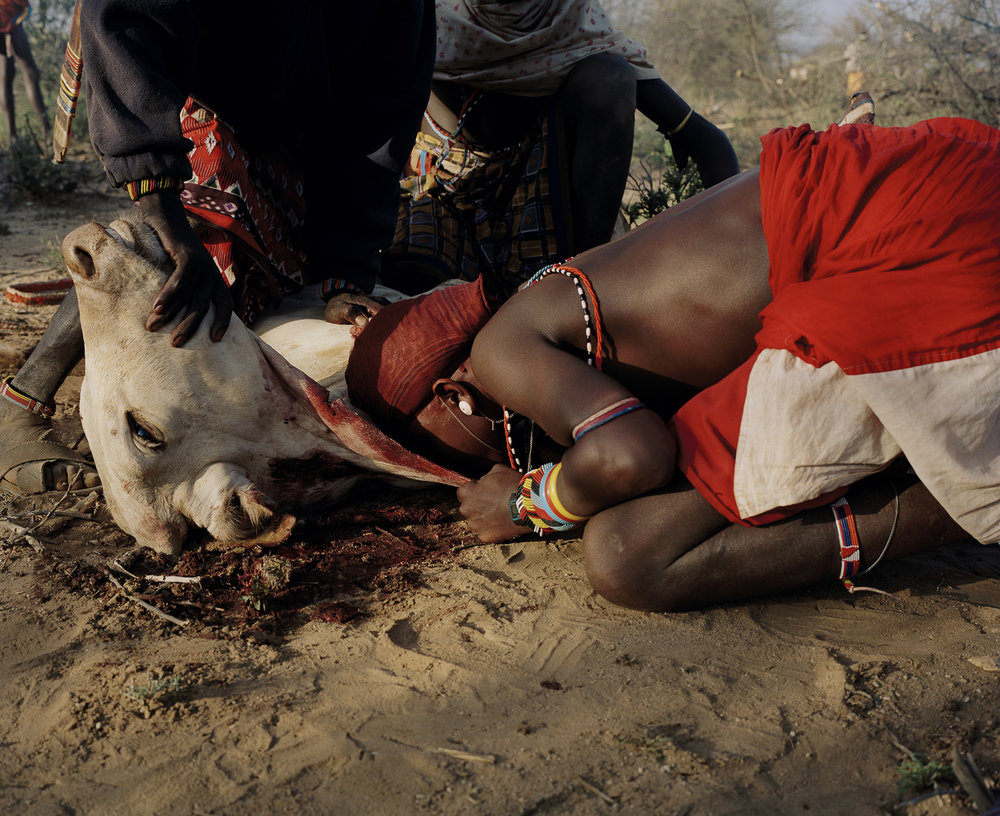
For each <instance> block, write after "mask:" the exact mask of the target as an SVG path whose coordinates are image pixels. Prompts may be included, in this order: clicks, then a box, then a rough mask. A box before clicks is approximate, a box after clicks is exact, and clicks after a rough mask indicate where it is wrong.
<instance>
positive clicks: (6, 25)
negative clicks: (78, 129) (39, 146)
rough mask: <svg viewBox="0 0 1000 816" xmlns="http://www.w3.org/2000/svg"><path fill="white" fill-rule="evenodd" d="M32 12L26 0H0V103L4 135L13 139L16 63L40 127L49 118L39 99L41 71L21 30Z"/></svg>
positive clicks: (45, 126)
mask: <svg viewBox="0 0 1000 816" xmlns="http://www.w3.org/2000/svg"><path fill="white" fill-rule="evenodd" d="M30 13H31V4H30V3H28V2H27V0H0V43H2V44H3V54H2V55H0V106H2V107H3V110H4V114H5V115H6V117H7V135H8V136H9V138H10V140H11V141H12V142H13V141H14V139H15V138H17V119H16V116H15V111H14V73H15V70H14V68H15V64H16V65H19V66H20V67H21V72H22V73H23V74H24V89H25V92H26V93H27V95H28V104H29V105H31V109H32V110H33V111H34V112H35V113H37V114H38V116H39V118H40V119H41V120H42V127H43V129H44V130H45V132H46V133H48V131H49V119H48V116H47V115H46V113H45V102H44V100H43V99H42V89H41V86H40V85H39V78H40V72H39V70H38V66H37V65H35V58H34V57H33V56H32V54H31V43H29V42H28V35H27V34H26V33H25V31H24V26H23V25H22V23H23V22H24V20H25V19H26V18H27V17H28V15H29V14H30Z"/></svg>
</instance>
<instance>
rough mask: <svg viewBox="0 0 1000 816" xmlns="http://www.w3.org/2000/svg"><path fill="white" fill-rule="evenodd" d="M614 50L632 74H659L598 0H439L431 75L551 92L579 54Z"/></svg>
mask: <svg viewBox="0 0 1000 816" xmlns="http://www.w3.org/2000/svg"><path fill="white" fill-rule="evenodd" d="M593 54H615V55H618V56H620V57H624V58H625V59H626V60H628V62H629V63H631V64H632V67H633V69H634V70H635V75H636V79H656V78H657V77H658V76H659V74H658V73H657V71H656V68H654V67H653V65H652V63H650V61H649V58H648V57H647V56H646V49H645V48H644V47H643V46H642V45H641V44H640V43H637V42H635V41H633V40H630V39H629V38H628V37H626V36H625V35H624V34H623V33H622V32H621V31H616V30H615V28H614V26H612V25H611V22H610V20H609V19H608V15H607V12H605V10H604V9H603V8H602V7H601V4H600V3H598V2H596V0H512V2H506V3H505V2H497V1H496V0H438V2H437V52H436V56H435V61H434V79H436V80H442V81H446V82H459V83H462V84H465V85H471V86H473V87H474V88H481V89H482V90H488V91H503V92H505V93H511V94H517V95H519V96H549V95H551V94H554V93H555V92H556V91H557V90H559V86H560V85H561V84H562V82H563V80H564V79H565V78H566V75H567V74H568V73H569V72H570V71H571V70H572V68H573V66H574V65H576V64H577V63H578V62H580V60H582V59H583V58H584V57H589V56H591V55H593Z"/></svg>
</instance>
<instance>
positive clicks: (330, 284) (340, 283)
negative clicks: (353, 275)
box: [319, 278, 365, 303]
mask: <svg viewBox="0 0 1000 816" xmlns="http://www.w3.org/2000/svg"><path fill="white" fill-rule="evenodd" d="M341 292H354V293H355V294H358V295H363V294H365V290H364V289H362V288H361V287H360V286H358V285H357V284H356V283H353V282H352V281H349V280H347V278H327V279H326V280H325V281H323V282H322V283H321V284H320V285H319V296H320V297H321V298H323V302H324V303H325V302H326V301H328V300H330V299H331V298H332V297H333V296H334V295H339V294H340V293H341Z"/></svg>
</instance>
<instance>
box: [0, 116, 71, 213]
mask: <svg viewBox="0 0 1000 816" xmlns="http://www.w3.org/2000/svg"><path fill="white" fill-rule="evenodd" d="M3 169H4V177H5V181H6V182H7V183H8V184H9V185H10V186H11V187H12V188H13V189H14V190H16V191H18V192H21V193H24V194H25V195H28V196H30V197H31V198H33V199H45V198H48V197H51V196H55V195H59V194H62V193H71V192H73V191H74V190H75V189H76V187H77V185H78V184H79V181H80V178H79V173H78V172H77V171H76V168H74V167H72V166H69V165H66V166H62V167H59V166H57V165H54V164H52V162H51V160H50V159H49V157H48V155H47V151H46V149H45V148H44V147H43V146H42V144H41V142H40V141H39V139H38V138H37V137H36V135H35V134H34V132H32V131H30V130H29V131H28V132H27V134H26V135H24V136H19V137H18V138H16V139H15V140H14V141H13V142H11V145H10V149H9V150H8V152H7V156H6V161H5V162H4V168H3Z"/></svg>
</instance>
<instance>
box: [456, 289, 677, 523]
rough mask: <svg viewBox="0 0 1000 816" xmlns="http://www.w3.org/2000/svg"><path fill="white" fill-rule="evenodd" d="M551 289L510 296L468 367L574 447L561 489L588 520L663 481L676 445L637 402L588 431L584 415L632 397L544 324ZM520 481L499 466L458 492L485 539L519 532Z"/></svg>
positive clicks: (568, 504) (570, 507)
mask: <svg viewBox="0 0 1000 816" xmlns="http://www.w3.org/2000/svg"><path fill="white" fill-rule="evenodd" d="M552 291H553V290H552V289H551V288H550V289H549V290H548V292H547V293H545V294H542V293H541V292H539V291H531V290H528V291H525V292H521V293H519V294H518V295H516V296H515V297H514V298H512V299H511V301H509V302H508V303H507V304H506V305H505V306H504V307H503V308H502V309H501V310H500V312H499V313H498V314H497V315H496V316H495V317H494V318H493V319H492V320H491V321H490V323H489V324H487V326H486V327H485V328H484V329H483V330H482V331H481V332H480V334H479V336H478V337H477V339H476V342H475V345H474V346H473V352H472V368H473V370H474V372H475V374H476V377H477V379H478V380H479V382H480V383H481V385H482V386H483V388H484V389H485V390H486V392H487V393H489V394H490V395H491V396H492V397H493V398H494V399H496V400H497V401H498V402H500V403H502V404H504V405H506V406H507V407H508V408H510V409H511V410H513V411H516V412H517V413H520V414H524V415H525V416H528V417H531V418H532V419H533V420H535V422H536V423H537V424H538V425H540V426H541V427H542V428H543V429H544V430H545V431H546V433H548V435H549V436H551V437H552V438H553V439H554V440H555V441H556V442H559V443H560V444H562V445H566V446H568V450H567V451H566V453H565V454H564V456H563V457H562V466H561V468H560V471H559V474H558V483H557V490H556V491H555V492H556V493H557V496H558V501H559V503H560V505H561V506H562V507H563V508H564V509H565V510H567V511H568V512H569V513H570V514H571V515H573V516H580V517H584V518H586V517H589V516H592V515H594V514H595V513H597V512H599V511H601V510H603V509H605V508H607V507H611V506H613V505H615V504H618V503H620V502H622V501H625V500H627V499H631V498H634V497H636V496H639V495H642V494H643V493H646V492H648V491H650V490H654V489H657V488H659V487H663V486H665V485H666V484H667V483H668V482H669V481H670V479H671V478H672V476H673V472H674V454H675V444H674V440H673V437H672V436H671V435H670V433H669V431H668V430H667V427H666V424H665V423H664V422H663V420H662V419H661V418H660V417H659V416H658V415H657V414H655V413H654V412H652V411H650V410H647V409H645V408H641V407H637V406H634V403H633V404H632V405H633V407H632V408H631V409H630V410H629V411H628V412H626V413H623V414H620V415H616V416H614V418H613V419H609V420H606V421H603V422H600V421H598V422H597V423H596V424H594V427H592V428H589V429H587V430H584V429H585V428H587V427H588V426H587V423H588V420H591V419H592V418H595V417H601V416H602V415H604V412H605V411H606V410H607V409H609V407H610V406H614V405H616V404H619V403H622V402H623V401H629V400H631V399H632V398H633V395H632V394H630V393H629V392H628V390H627V389H625V388H624V386H622V385H621V384H620V383H619V382H617V381H616V380H614V379H612V378H611V377H609V376H607V375H606V374H603V373H601V372H600V371H598V370H597V369H596V368H594V367H592V366H589V365H587V363H586V362H585V361H584V360H581V359H580V358H579V357H578V356H577V355H576V354H574V353H572V351H569V350H567V345H566V344H565V343H562V342H560V338H559V333H558V331H556V330H547V329H546V326H549V325H550V322H551V321H550V319H549V315H551V313H552V312H553V309H552V301H551V300H550V298H549V297H548V296H547V295H550V294H551V293H552ZM546 312H547V313H548V314H546ZM611 413H612V414H613V413H614V412H613V411H612V412H611ZM608 416H610V414H608ZM581 431H583V432H582V433H581ZM574 436H575V438H574ZM534 464H536V465H538V464H541V463H538V462H536V463H534ZM520 479H521V477H520V476H519V474H517V473H516V472H514V471H512V470H510V469H506V470H505V469H504V468H495V469H494V470H493V471H491V472H490V473H489V474H487V475H486V476H485V477H484V478H483V479H480V480H478V481H474V482H470V483H469V484H468V485H465V486H463V487H462V488H461V489H460V491H459V499H460V501H461V503H462V505H461V510H462V513H463V515H464V516H465V517H466V519H467V520H468V521H469V523H470V525H471V526H472V527H473V529H474V530H475V531H476V532H477V533H478V534H479V535H480V536H481V537H484V538H485V539H486V540H490V541H497V540H503V539H505V538H512V537H513V536H514V535H516V534H517V533H518V532H523V527H522V528H519V529H517V528H515V526H514V523H513V521H512V517H511V512H510V509H509V501H510V496H511V494H512V492H513V489H514V487H516V486H517V483H518V482H519V481H520Z"/></svg>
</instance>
